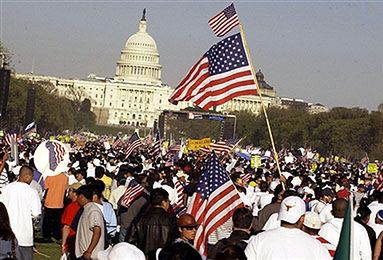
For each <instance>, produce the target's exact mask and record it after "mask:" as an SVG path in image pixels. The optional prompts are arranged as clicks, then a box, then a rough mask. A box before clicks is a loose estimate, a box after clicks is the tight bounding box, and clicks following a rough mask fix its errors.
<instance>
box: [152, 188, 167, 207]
mask: <svg viewBox="0 0 383 260" xmlns="http://www.w3.org/2000/svg"><path fill="white" fill-rule="evenodd" d="M168 199H169V193H168V192H167V191H166V190H164V189H162V188H156V189H153V190H152V192H151V193H150V204H151V205H152V206H160V205H161V203H162V202H163V201H166V200H168Z"/></svg>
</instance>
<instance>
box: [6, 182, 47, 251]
mask: <svg viewBox="0 0 383 260" xmlns="http://www.w3.org/2000/svg"><path fill="white" fill-rule="evenodd" d="M0 200H1V201H2V202H3V203H4V205H5V207H6V208H7V211H8V215H9V220H10V223H11V228H12V230H13V232H14V233H15V236H16V238H17V241H18V242H19V245H20V246H33V226H32V217H37V216H38V215H40V214H41V202H40V198H39V195H38V193H37V191H36V190H35V189H33V188H31V187H30V186H29V185H28V184H26V183H23V182H12V183H10V184H8V185H7V186H5V187H4V188H3V190H2V194H1V197H0Z"/></svg>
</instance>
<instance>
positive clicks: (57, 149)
mask: <svg viewBox="0 0 383 260" xmlns="http://www.w3.org/2000/svg"><path fill="white" fill-rule="evenodd" d="M45 147H46V148H47V149H48V152H49V169H51V170H52V171H55V170H56V168H57V166H58V165H59V164H60V163H61V162H62V161H63V160H64V155H65V148H64V146H63V145H61V144H60V143H58V142H57V141H47V142H46V143H45Z"/></svg>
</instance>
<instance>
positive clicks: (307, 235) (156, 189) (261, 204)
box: [0, 140, 383, 260]
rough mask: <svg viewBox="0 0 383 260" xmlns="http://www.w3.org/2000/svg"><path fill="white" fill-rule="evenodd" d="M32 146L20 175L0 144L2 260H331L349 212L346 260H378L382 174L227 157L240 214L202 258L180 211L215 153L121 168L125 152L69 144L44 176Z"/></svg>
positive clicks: (145, 158)
mask: <svg viewBox="0 0 383 260" xmlns="http://www.w3.org/2000/svg"><path fill="white" fill-rule="evenodd" d="M38 144H39V142H38V141H35V140H34V141H26V142H25V143H24V144H23V145H21V146H20V153H19V160H18V165H15V164H14V162H13V161H12V160H10V159H9V156H8V153H7V147H6V145H5V144H3V147H2V148H3V152H2V153H0V172H1V175H0V192H1V193H0V259H26V260H28V259H33V254H34V247H35V243H36V241H38V242H40V243H52V242H54V243H57V244H59V245H61V248H62V259H100V260H103V259H105V260H106V259H111V260H114V259H137V260H140V259H160V260H162V259H164V260H167V259H191V260H193V259H217V260H224V259H239V260H242V259H262V260H263V259H332V257H334V255H335V254H336V253H337V252H336V251H337V246H338V243H339V240H340V235H341V230H342V225H343V222H344V219H345V218H346V215H347V214H346V212H347V209H348V207H349V205H351V206H352V218H353V222H352V227H353V238H352V239H353V241H352V246H351V252H352V254H353V257H354V259H383V250H382V246H383V245H382V240H383V232H382V231H383V164H382V163H380V162H376V165H377V167H378V171H377V172H376V173H369V172H368V171H367V168H366V164H365V163H361V162H356V161H354V162H350V161H341V160H335V159H334V157H330V158H327V159H324V160H318V159H317V158H314V157H312V156H308V154H307V153H305V152H302V151H299V150H297V151H294V150H290V151H287V154H288V156H286V157H284V156H280V158H279V165H277V163H276V161H275V160H274V159H273V158H272V156H268V152H267V151H262V150H260V149H257V150H256V151H255V150H254V153H257V154H258V155H259V156H260V158H261V161H260V164H259V165H256V166H254V165H253V164H252V163H251V162H250V161H249V160H248V159H247V158H244V157H243V156H240V154H238V153H236V152H235V150H234V149H233V150H232V152H230V153H222V154H217V155H218V157H219V161H220V163H221V164H222V166H223V167H224V168H225V170H226V174H228V175H229V176H230V179H231V181H232V184H233V185H234V186H235V188H236V190H237V192H238V194H239V197H240V199H241V200H242V206H241V207H238V208H237V209H235V211H233V212H231V214H232V216H231V217H230V219H229V220H228V221H226V222H225V223H224V224H223V225H220V226H218V227H216V228H215V229H214V232H213V233H212V234H211V235H210V236H209V238H208V241H207V246H208V250H207V254H203V253H202V252H201V251H200V250H199V248H197V247H196V244H195V243H194V242H195V241H194V240H195V238H196V233H197V230H198V228H200V227H201V225H203V224H204V223H197V221H196V217H195V216H193V215H192V214H189V213H190V212H189V211H188V206H189V205H190V201H191V198H192V196H193V194H194V193H195V192H196V191H197V186H198V182H199V181H200V180H199V177H200V175H201V172H202V171H203V170H205V169H206V161H207V159H208V158H209V156H211V153H205V152H202V151H188V152H185V153H182V151H181V152H180V151H179V150H175V151H173V150H171V149H169V151H168V152H166V151H161V150H160V151H159V152H154V151H153V149H152V147H151V145H146V146H141V147H139V148H137V149H135V151H133V152H132V153H131V154H130V155H129V156H128V157H127V156H126V149H127V147H126V146H127V145H124V144H120V145H119V146H115V147H107V146H105V145H104V142H103V141H101V140H94V141H88V142H86V143H84V144H83V145H82V146H76V144H75V143H69V145H71V148H70V155H69V156H70V162H69V164H68V170H67V171H65V172H61V173H59V174H57V175H55V176H44V175H43V174H42V173H41V172H40V171H39V170H38V169H37V168H36V167H35V163H34V161H35V160H36V159H37V158H35V157H34V151H35V149H36V147H37V146H38ZM288 152H290V153H288ZM287 157H288V159H285V158H287ZM314 164H315V167H314ZM278 166H279V167H278ZM278 168H279V169H278Z"/></svg>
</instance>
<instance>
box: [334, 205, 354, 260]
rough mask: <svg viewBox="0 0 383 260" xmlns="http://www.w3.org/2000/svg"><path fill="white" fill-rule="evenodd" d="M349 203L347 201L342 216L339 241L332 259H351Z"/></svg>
mask: <svg viewBox="0 0 383 260" xmlns="http://www.w3.org/2000/svg"><path fill="white" fill-rule="evenodd" d="M351 221H352V217H351V205H350V200H349V201H348V202H347V209H346V214H345V216H344V220H343V225H342V231H341V232H340V237H339V243H338V246H337V247H336V252H335V256H334V260H349V259H351V254H352V252H351Z"/></svg>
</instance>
